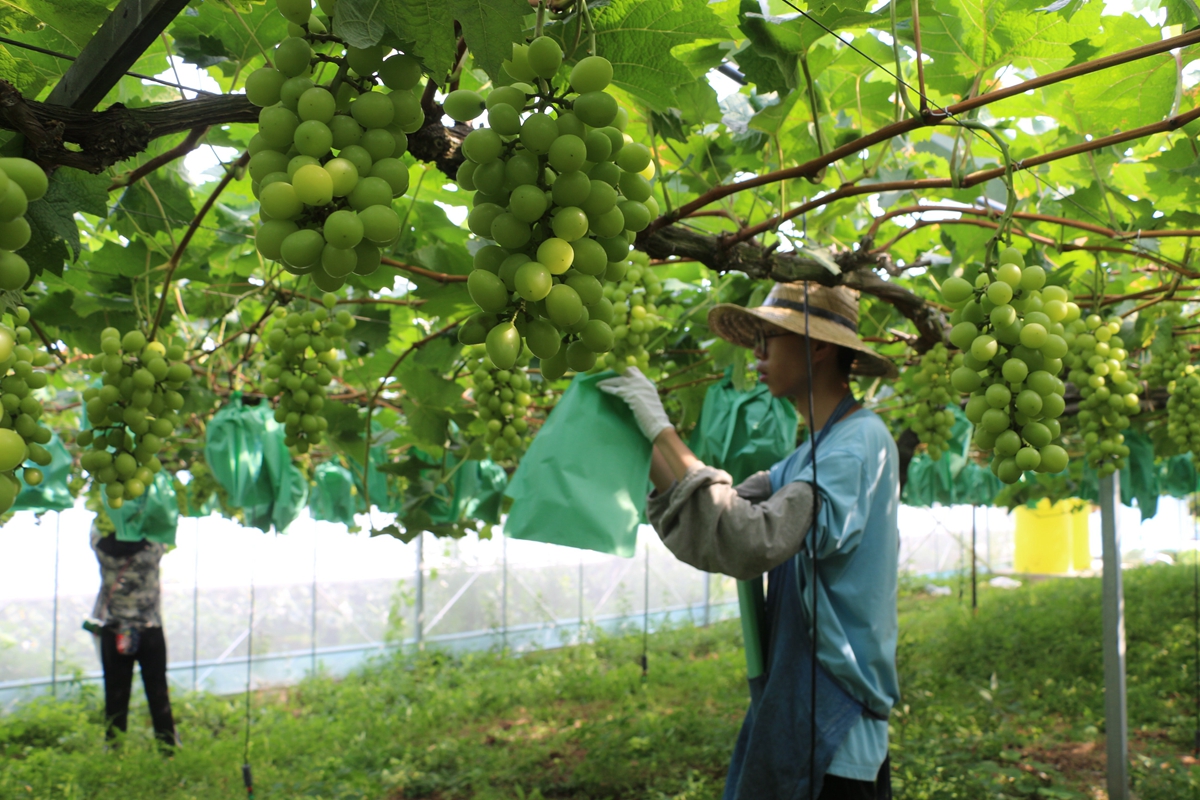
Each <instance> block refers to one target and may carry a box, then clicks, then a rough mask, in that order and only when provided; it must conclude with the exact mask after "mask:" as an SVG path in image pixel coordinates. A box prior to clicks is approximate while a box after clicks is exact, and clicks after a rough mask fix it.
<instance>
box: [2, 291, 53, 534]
mask: <svg viewBox="0 0 1200 800" xmlns="http://www.w3.org/2000/svg"><path fill="white" fill-rule="evenodd" d="M28 322H29V309H27V308H25V307H24V306H18V307H16V308H14V309H12V310H11V311H10V312H9V313H8V314H7V315H6V318H5V319H4V321H3V323H2V324H0V513H3V512H5V511H7V510H8V509H10V508H12V504H13V501H14V500H16V497H17V494H18V493H19V492H20V491H21V483H22V481H23V482H24V483H25V484H26V485H28V486H37V485H38V484H40V483H41V482H42V477H43V476H42V471H41V470H40V469H38V467H39V466H41V467H44V466H46V465H47V464H49V463H50V452H49V451H48V450H46V448H45V447H43V445H45V444H47V443H48V442H49V441H50V436H51V434H50V429H49V428H45V427H42V425H40V424H39V422H38V420H39V419H41V416H42V402H41V400H39V399H38V398H37V397H36V396H35V394H34V392H36V391H37V390H39V389H44V388H46V385H47V383H48V382H49V379H48V378H47V376H46V373H45V372H44V371H41V370H39V367H45V366H46V365H47V364H49V363H50V354H49V353H47V352H46V351H45V350H43V349H41V348H40V347H39V348H32V347H30V346H29V343H30V341H31V340H32V335H31V333H30V330H29V328H27V327H26V323H28ZM28 461H32V462H33V463H34V464H36V465H37V466H25V464H26V462H28ZM18 470H19V471H20V473H21V477H20V479H18V478H17V471H18Z"/></svg>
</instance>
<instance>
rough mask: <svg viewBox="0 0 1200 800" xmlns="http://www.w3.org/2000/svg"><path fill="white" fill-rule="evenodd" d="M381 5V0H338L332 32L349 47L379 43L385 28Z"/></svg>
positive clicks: (369, 45)
mask: <svg viewBox="0 0 1200 800" xmlns="http://www.w3.org/2000/svg"><path fill="white" fill-rule="evenodd" d="M382 6H383V0H338V5H337V14H336V15H334V18H333V32H334V33H335V34H337V35H338V36H340V37H342V38H343V39H345V40H346V44H348V45H350V46H351V47H360V48H361V47H371V46H372V45H376V44H379V40H380V39H382V38H383V34H384V31H385V30H386V28H385V25H384V20H383V8H382Z"/></svg>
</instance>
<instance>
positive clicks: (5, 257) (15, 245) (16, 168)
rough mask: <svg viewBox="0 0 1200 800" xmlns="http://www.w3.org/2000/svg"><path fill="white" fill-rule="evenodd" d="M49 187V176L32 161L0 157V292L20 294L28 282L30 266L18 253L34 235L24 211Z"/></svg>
mask: <svg viewBox="0 0 1200 800" xmlns="http://www.w3.org/2000/svg"><path fill="white" fill-rule="evenodd" d="M49 186H50V181H49V179H48V178H47V177H46V173H45V172H44V171H43V170H42V168H41V167H39V166H38V165H37V164H35V163H33V162H32V161H30V160H29V159H26V158H0V289H3V290H6V291H17V290H18V289H23V288H25V284H27V283H29V276H30V272H29V264H28V263H26V261H25V259H24V258H22V257H21V256H20V255H18V254H17V253H16V252H15V251H17V250H20V249H21V248H22V247H24V246H25V245H27V244H29V239H30V237H31V236H32V229H31V228H30V227H29V221H28V220H26V219H25V210H26V209H27V208H28V206H29V204H30V203H31V202H33V201H34V200H39V199H41V197H42V196H43V195H45V194H46V190H47V189H48V188H49Z"/></svg>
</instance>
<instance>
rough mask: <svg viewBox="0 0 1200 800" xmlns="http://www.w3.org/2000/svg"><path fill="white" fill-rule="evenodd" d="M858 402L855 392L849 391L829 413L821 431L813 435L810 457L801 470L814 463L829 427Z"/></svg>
mask: <svg viewBox="0 0 1200 800" xmlns="http://www.w3.org/2000/svg"><path fill="white" fill-rule="evenodd" d="M857 403H858V400H857V399H855V397H854V392H847V393H846V396H845V397H843V398H842V400H841V402H840V403H838V404H837V407H836V408H834V409H833V413H832V414H830V415H829V419H827V420H825V425H824V426H822V428H821V430H820V432H819V433H817V434H816V435H815V436H813V440H812V446H811V447H809V448H808V458H807V459H806V460H805V462H804V463H803V464H802V465H801V466H800V469H801V470H803V469H804V468H805V467H807V466H808V465H809V464H811V463H812V460H813V459H814V458H815V457H816V454H817V445H818V444H819V443H820V442H821V440H822V439H824V438H825V434H827V433H829V429H830V428H832V427H833V426H834V425H836V424H837V423H838V422H839V421H840V420H841V418H842V417H844V416H846V412H847V411H849V410H850V409H852V408H854V406H855V404H857Z"/></svg>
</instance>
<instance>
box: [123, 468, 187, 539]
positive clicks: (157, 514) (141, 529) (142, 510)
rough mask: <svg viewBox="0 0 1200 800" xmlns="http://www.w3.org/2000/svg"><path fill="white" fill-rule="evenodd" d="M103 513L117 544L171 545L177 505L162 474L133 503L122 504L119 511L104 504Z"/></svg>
mask: <svg viewBox="0 0 1200 800" xmlns="http://www.w3.org/2000/svg"><path fill="white" fill-rule="evenodd" d="M104 507H105V510H106V511H107V512H108V517H109V519H111V520H112V523H113V527H114V528H116V532H117V541H120V542H138V541H141V540H142V539H149V540H150V541H152V542H159V543H161V544H166V545H173V544H175V528H176V526H177V524H178V523H179V503H178V502H177V501H176V499H175V487H174V485H173V482H172V480H171V476H170V475H168V474H167V472H166V470H162V471H160V472H159V473H158V474H157V475H155V476H154V481H153V482H152V483H151V484H150V485H149V486H147V487H146V491H145V492H144V493H143V494H142V496H141V497H139V498H137V499H136V500H126V501H125V502H123V503H122V504H121V507H120V508H113V507H112V506H110V505H109V504H108V498H107V497H105V501H104Z"/></svg>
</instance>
